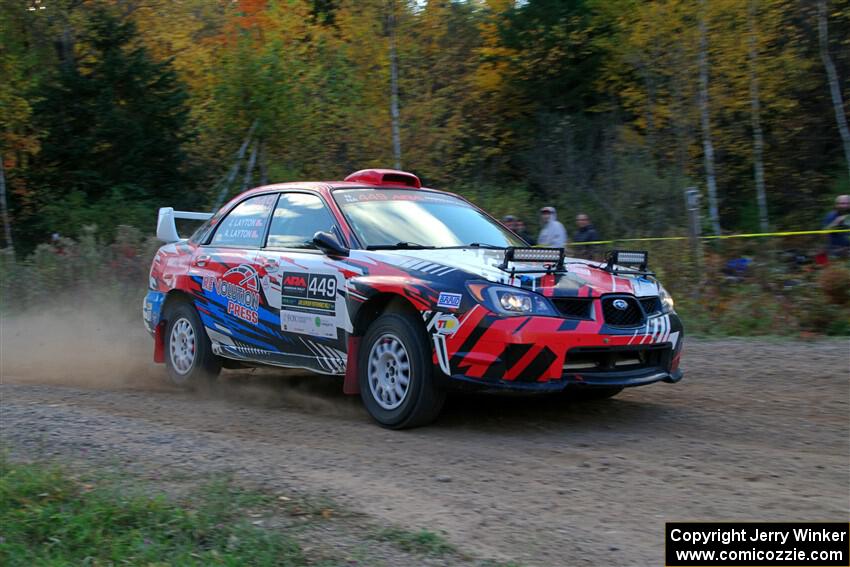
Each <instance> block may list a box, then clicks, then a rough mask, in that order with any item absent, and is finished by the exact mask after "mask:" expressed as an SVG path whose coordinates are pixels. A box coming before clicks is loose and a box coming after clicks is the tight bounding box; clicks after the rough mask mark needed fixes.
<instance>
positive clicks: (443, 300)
mask: <svg viewBox="0 0 850 567" xmlns="http://www.w3.org/2000/svg"><path fill="white" fill-rule="evenodd" d="M461 297H462V296H461V294H459V293H447V292H445V291H444V292H441V293H440V296H439V297H438V298H437V307H443V308H445V309H457V308H458V307H460V300H461Z"/></svg>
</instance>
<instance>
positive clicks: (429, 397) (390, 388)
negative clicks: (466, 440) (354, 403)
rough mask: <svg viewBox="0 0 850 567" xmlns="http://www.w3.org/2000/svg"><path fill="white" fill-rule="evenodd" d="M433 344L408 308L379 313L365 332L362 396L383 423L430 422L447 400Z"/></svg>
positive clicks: (360, 370)
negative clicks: (438, 376) (438, 380)
mask: <svg viewBox="0 0 850 567" xmlns="http://www.w3.org/2000/svg"><path fill="white" fill-rule="evenodd" d="M430 355H431V349H430V347H429V344H428V339H427V335H426V334H425V331H424V330H423V329H422V328H421V324H420V323H419V321H418V320H417V319H415V318H414V317H413V316H412V315H409V314H406V313H387V314H384V315H381V316H380V317H378V319H376V320H375V322H374V323H372V325H371V326H370V327H369V329H368V330H367V331H366V335H365V336H364V337H363V343H362V346H361V348H360V353H359V360H358V367H357V369H358V379H359V381H360V397H361V398H362V399H363V404H364V405H365V406H366V409H367V410H368V412H369V414H370V415H371V416H372V417H373V418H374V419H375V420H376V421H377V422H378V423H380V424H381V425H383V426H384V427H389V428H392V429H405V428H410V427H418V426H420V425H425V424H428V423H430V422H432V421H433V420H434V419H436V417H437V415H439V413H440V410H441V409H442V407H443V402H444V401H445V399H446V394H445V392H444V391H443V390H442V389H441V388H440V387H438V385H437V384H436V382H435V380H434V375H433V373H434V368H433V364H432V362H431V356H430Z"/></svg>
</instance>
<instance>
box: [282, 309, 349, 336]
mask: <svg viewBox="0 0 850 567" xmlns="http://www.w3.org/2000/svg"><path fill="white" fill-rule="evenodd" d="M281 325H282V329H283V330H284V331H287V332H290V333H301V334H304V335H313V336H316V337H325V338H328V339H335V338H336V336H337V332H336V324H335V323H334V319H333V317H328V316H327V315H311V314H309V313H299V312H295V311H289V310H284V311H281Z"/></svg>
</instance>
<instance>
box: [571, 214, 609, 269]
mask: <svg viewBox="0 0 850 567" xmlns="http://www.w3.org/2000/svg"><path fill="white" fill-rule="evenodd" d="M576 226H578V230H577V231H576V233H575V236H574V237H573V242H596V241H597V240H602V239H601V238H600V237H599V233H598V232H596V228H595V227H594V226H593V223H591V222H590V217H588V216H587V215H586V214H584V213H579V214H578V215H576ZM596 249H597V246H595V245H592V244H591V245H589V246H576V247H575V252H576V256H577V257H578V258H587V259H590V258H592V257H593V254H594V253H595V252H596Z"/></svg>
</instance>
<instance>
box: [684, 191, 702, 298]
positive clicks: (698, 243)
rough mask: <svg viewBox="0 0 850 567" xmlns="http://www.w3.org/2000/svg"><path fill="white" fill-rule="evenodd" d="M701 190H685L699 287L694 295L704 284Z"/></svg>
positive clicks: (695, 289)
mask: <svg viewBox="0 0 850 567" xmlns="http://www.w3.org/2000/svg"><path fill="white" fill-rule="evenodd" d="M699 199H700V194H699V190H698V189H697V188H696V187H688V188H686V189H685V203H686V205H687V209H688V236H689V239H690V242H691V256H692V260H693V264H694V276H695V277H696V281H697V285H696V286H694V295H696V296H698V295H699V287H700V285H701V284H702V240H701V239H700V237H701V236H702V234H701V233H702V227H701V223H700V213H699Z"/></svg>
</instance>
